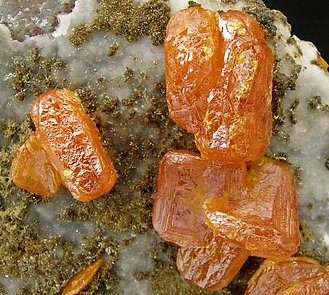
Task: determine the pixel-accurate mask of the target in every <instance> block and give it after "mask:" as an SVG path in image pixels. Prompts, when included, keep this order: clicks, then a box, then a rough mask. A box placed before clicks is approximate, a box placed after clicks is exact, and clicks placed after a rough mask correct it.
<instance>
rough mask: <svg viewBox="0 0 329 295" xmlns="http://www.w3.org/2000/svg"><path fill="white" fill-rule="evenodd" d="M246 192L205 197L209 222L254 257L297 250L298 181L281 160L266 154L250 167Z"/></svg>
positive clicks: (288, 253) (282, 255) (276, 254)
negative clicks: (210, 197)
mask: <svg viewBox="0 0 329 295" xmlns="http://www.w3.org/2000/svg"><path fill="white" fill-rule="evenodd" d="M246 188H247V190H246V191H245V192H243V191H241V192H240V193H237V194H231V195H226V196H225V197H221V198H213V199H210V200H206V202H205V204H204V208H205V213H206V220H207V224H208V225H209V226H210V227H211V228H213V229H214V230H215V231H216V232H218V234H220V235H222V236H223V237H226V238H228V239H231V240H233V241H236V242H237V243H238V244H239V245H240V246H241V247H244V248H246V249H247V250H249V251H250V252H251V255H253V256H259V257H264V258H270V257H288V256H291V255H293V254H294V253H296V251H297V248H298V246H299V244H300V241H299V219H298V207H297V197H296V181H295V177H294V175H293V173H292V172H291V170H290V169H289V168H288V167H287V166H286V165H285V164H284V163H282V162H278V161H275V160H273V159H270V158H267V157H263V158H261V159H259V160H257V161H255V162H252V163H251V164H250V165H249V167H248V177H247V180H246Z"/></svg>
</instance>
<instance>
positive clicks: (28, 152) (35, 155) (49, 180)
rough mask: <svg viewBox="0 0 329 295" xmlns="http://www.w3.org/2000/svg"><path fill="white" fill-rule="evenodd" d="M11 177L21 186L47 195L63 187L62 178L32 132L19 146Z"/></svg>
mask: <svg viewBox="0 0 329 295" xmlns="http://www.w3.org/2000/svg"><path fill="white" fill-rule="evenodd" d="M11 178H12V180H13V182H14V183H15V184H16V185H17V186H18V187H20V188H22V189H25V190H27V191H29V192H31V193H33V194H36V195H40V196H42V197H47V196H49V195H50V194H54V193H56V192H57V191H58V190H59V188H60V187H61V183H62V181H61V178H60V175H59V173H58V172H57V171H56V169H55V167H54V166H53V164H52V163H51V162H50V160H49V157H48V156H47V153H46V152H45V150H44V149H43V148H42V147H41V145H40V143H39V142H38V140H37V139H36V136H35V133H34V132H33V133H31V135H30V136H29V138H28V139H27V140H26V142H25V143H24V144H23V145H22V146H21V147H20V148H19V150H18V151H17V153H16V155H15V158H14V160H13V163H12V166H11Z"/></svg>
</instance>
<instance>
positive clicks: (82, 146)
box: [31, 89, 117, 201]
mask: <svg viewBox="0 0 329 295" xmlns="http://www.w3.org/2000/svg"><path fill="white" fill-rule="evenodd" d="M31 117H32V120H33V122H34V124H35V126H36V135H37V139H38V140H39V142H40V143H41V145H42V147H43V148H44V149H45V150H46V152H47V154H48V156H49V159H50V161H51V162H52V163H53V164H54V166H55V167H56V169H57V171H58V172H59V174H60V176H61V179H62V183H63V184H64V185H65V186H66V187H67V188H68V189H69V190H70V192H71V193H72V195H73V197H75V198H76V199H78V200H79V201H90V200H92V199H95V198H97V197H99V196H101V195H103V194H105V193H107V192H109V191H110V190H111V188H112V187H113V185H114V183H115V181H116V179H117V174H116V171H115V169H114V167H113V165H112V163H111V160H110V157H109V156H108V154H107V153H106V151H105V149H104V147H103V146H102V143H101V140H100V136H99V134H98V130H97V128H96V125H95V123H94V122H93V121H92V120H91V118H90V117H89V116H88V115H87V113H86V112H85V110H84V109H83V107H82V105H81V102H80V100H79V98H78V97H77V96H76V95H75V94H74V93H73V92H71V91H69V90H66V89H59V90H51V91H48V92H46V93H45V94H43V95H41V96H39V97H38V99H37V100H36V101H35V103H34V105H33V108H32V113H31Z"/></svg>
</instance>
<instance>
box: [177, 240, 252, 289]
mask: <svg viewBox="0 0 329 295" xmlns="http://www.w3.org/2000/svg"><path fill="white" fill-rule="evenodd" d="M249 255H250V252H249V251H247V250H245V249H243V248H241V247H239V246H238V245H237V244H235V243H233V242H231V241H228V240H226V239H223V238H221V237H218V236H217V237H214V238H213V239H212V241H211V242H210V244H209V245H208V246H207V247H193V246H189V247H182V248H180V249H179V250H178V254H177V268H178V270H179V271H180V273H181V276H182V277H183V278H184V279H186V280H188V281H191V282H193V283H194V284H197V285H198V286H199V287H201V288H203V289H206V290H209V291H215V290H219V289H222V288H224V287H226V286H227V285H228V284H229V283H230V282H231V281H232V279H233V278H234V277H235V275H236V274H237V273H238V272H239V270H240V268H241V267H242V265H243V264H244V263H245V261H246V260H247V258H248V257H249Z"/></svg>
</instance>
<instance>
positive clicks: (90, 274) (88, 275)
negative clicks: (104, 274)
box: [61, 258, 104, 295]
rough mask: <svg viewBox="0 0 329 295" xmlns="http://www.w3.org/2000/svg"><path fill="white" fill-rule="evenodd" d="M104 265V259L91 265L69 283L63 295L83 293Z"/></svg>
mask: <svg viewBox="0 0 329 295" xmlns="http://www.w3.org/2000/svg"><path fill="white" fill-rule="evenodd" d="M103 264H104V260H103V259H102V258H99V259H98V260H96V261H95V262H94V263H92V264H91V265H89V266H87V267H86V268H84V269H83V270H81V271H79V272H78V273H77V274H75V275H74V276H73V277H72V278H71V279H70V280H69V281H68V283H67V284H66V286H65V288H64V289H63V291H62V293H61V295H76V294H79V293H80V291H82V290H83V289H84V288H86V287H87V286H88V285H89V284H90V282H91V281H92V279H93V278H94V276H95V274H96V272H97V271H98V270H99V268H100V267H101V266H102V265H103Z"/></svg>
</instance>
